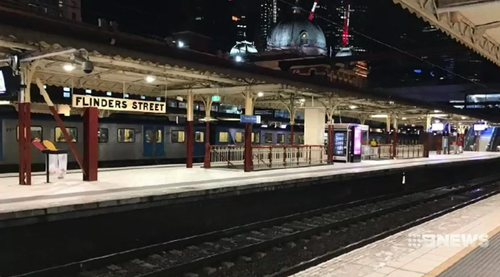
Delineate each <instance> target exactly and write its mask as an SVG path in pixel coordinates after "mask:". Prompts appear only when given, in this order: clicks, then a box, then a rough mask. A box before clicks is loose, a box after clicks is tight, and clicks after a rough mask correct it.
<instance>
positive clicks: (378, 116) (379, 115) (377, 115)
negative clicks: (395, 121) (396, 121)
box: [370, 114, 387, 118]
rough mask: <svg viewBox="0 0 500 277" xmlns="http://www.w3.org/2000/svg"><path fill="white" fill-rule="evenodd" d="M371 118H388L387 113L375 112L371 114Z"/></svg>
mask: <svg viewBox="0 0 500 277" xmlns="http://www.w3.org/2000/svg"><path fill="white" fill-rule="evenodd" d="M370 117H371V118H387V115H386V114H374V115H370Z"/></svg>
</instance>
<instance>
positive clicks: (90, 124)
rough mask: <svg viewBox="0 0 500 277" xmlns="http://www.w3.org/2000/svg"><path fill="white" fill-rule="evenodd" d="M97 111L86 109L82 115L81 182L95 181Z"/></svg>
mask: <svg viewBox="0 0 500 277" xmlns="http://www.w3.org/2000/svg"><path fill="white" fill-rule="evenodd" d="M98 132H99V111H98V110H97V108H95V107H90V108H86V109H85V111H84V115H83V139H84V141H83V180H84V181H89V182H93V181H97V168H98V164H99V161H98V160H99V140H98V137H97V136H98Z"/></svg>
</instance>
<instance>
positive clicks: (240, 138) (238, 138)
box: [234, 132, 245, 143]
mask: <svg viewBox="0 0 500 277" xmlns="http://www.w3.org/2000/svg"><path fill="white" fill-rule="evenodd" d="M234 142H236V143H243V142H245V136H243V133H242V132H236V133H235V134H234Z"/></svg>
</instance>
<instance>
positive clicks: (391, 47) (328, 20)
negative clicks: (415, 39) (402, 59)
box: [279, 0, 493, 90]
mask: <svg viewBox="0 0 500 277" xmlns="http://www.w3.org/2000/svg"><path fill="white" fill-rule="evenodd" d="M279 1H280V2H282V3H284V4H286V5H289V6H290V7H297V6H296V5H295V4H292V3H289V2H287V1H285V0H279ZM297 8H298V9H299V10H301V11H302V12H306V13H307V12H308V11H307V10H306V9H304V8H302V7H297ZM315 17H316V18H319V19H322V20H325V21H326V22H328V23H331V24H334V25H335V26H338V27H342V26H341V25H340V24H339V23H337V22H334V21H332V20H330V19H328V18H325V17H323V16H321V15H318V14H317V13H316V14H315ZM349 31H350V32H353V33H355V34H357V35H360V36H362V37H364V38H366V39H369V40H371V41H374V42H376V43H378V44H380V45H383V46H385V47H387V48H390V49H392V50H395V51H397V52H400V53H402V54H405V55H407V56H409V57H412V58H415V59H417V60H419V61H421V62H424V63H426V64H429V65H431V66H433V67H435V68H438V69H440V70H443V71H444V72H447V73H449V74H451V75H454V76H456V77H459V78H461V79H463V80H466V81H468V82H471V83H473V84H475V85H478V86H481V87H483V88H487V89H492V88H490V87H488V86H487V85H485V84H482V83H479V82H476V81H473V80H470V79H469V78H467V77H465V76H462V75H460V74H458V73H455V72H453V71H451V70H449V69H447V68H444V67H442V66H440V65H437V64H435V63H433V62H430V61H428V60H425V59H423V58H421V57H419V56H416V55H413V54H411V53H409V52H407V51H405V50H402V49H400V48H398V47H396V46H393V45H390V44H388V43H385V42H383V41H380V40H378V39H376V38H373V37H371V36H369V35H366V34H364V33H362V32H360V31H357V30H356V29H353V28H351V27H349ZM492 90H493V89H492Z"/></svg>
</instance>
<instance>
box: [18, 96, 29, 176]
mask: <svg viewBox="0 0 500 277" xmlns="http://www.w3.org/2000/svg"><path fill="white" fill-rule="evenodd" d="M21 94H22V93H21ZM23 98H24V97H23ZM23 101H24V100H23ZM18 116H19V144H18V146H19V184H20V185H28V186H29V185H31V104H30V103H25V102H19V103H18Z"/></svg>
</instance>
